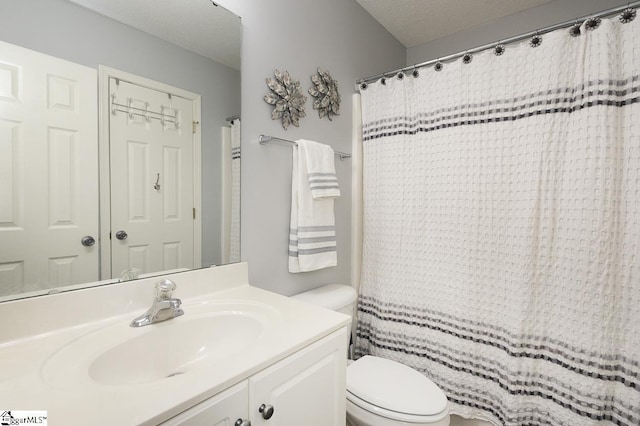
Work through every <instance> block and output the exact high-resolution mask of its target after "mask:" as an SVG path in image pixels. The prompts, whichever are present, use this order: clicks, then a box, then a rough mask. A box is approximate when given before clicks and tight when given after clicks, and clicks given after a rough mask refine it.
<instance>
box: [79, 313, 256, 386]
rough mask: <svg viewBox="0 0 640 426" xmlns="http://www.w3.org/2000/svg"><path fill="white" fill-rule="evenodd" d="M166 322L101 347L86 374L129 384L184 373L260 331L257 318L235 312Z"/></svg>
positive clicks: (106, 381) (232, 350) (242, 344)
mask: <svg viewBox="0 0 640 426" xmlns="http://www.w3.org/2000/svg"><path fill="white" fill-rule="evenodd" d="M170 321H171V320H170ZM153 325H161V324H160V323H159V324H153ZM153 325H152V326H148V327H153ZM162 325H165V324H162ZM167 325H170V326H168V327H157V328H153V329H152V330H149V332H147V333H144V334H143V335H141V336H139V337H135V338H133V339H130V340H128V341H126V342H123V343H121V344H119V345H117V346H115V347H114V348H112V349H110V350H108V351H106V352H105V353H103V354H102V355H100V356H99V357H98V358H96V360H95V361H93V363H91V365H90V366H89V376H90V377H91V378H92V379H93V380H95V381H96V382H98V383H103V384H107V385H130V384H137V383H146V382H152V381H155V380H160V379H164V378H167V377H172V376H176V375H179V374H184V373H186V372H188V371H189V370H190V369H192V368H194V367H196V366H197V365H198V364H199V363H203V362H215V361H216V360H219V359H222V358H226V357H228V356H230V355H232V354H235V353H237V352H238V351H241V350H244V349H245V348H246V347H247V346H249V345H250V344H251V342H253V341H254V340H255V339H256V338H257V337H258V336H259V335H260V333H262V331H263V324H262V323H261V322H260V321H259V320H258V319H256V318H253V317H250V316H247V315H242V314H240V313H224V314H218V315H212V316H210V317H205V318H197V319H194V320H191V321H183V322H180V323H176V324H168V323H167Z"/></svg>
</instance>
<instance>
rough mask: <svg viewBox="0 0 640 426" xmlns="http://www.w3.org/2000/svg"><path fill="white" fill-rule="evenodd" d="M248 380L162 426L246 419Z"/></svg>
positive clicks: (223, 425) (221, 425)
mask: <svg viewBox="0 0 640 426" xmlns="http://www.w3.org/2000/svg"><path fill="white" fill-rule="evenodd" d="M247 398H248V390H247V381H246V380H245V381H244V382H242V383H239V384H237V385H235V386H233V387H231V388H229V389H227V390H225V391H224V392H220V393H219V394H217V395H214V396H212V397H211V398H209V399H207V400H206V401H203V402H201V403H200V404H198V405H196V406H194V407H191V408H189V409H188V410H186V411H184V412H182V413H180V414H178V415H177V416H175V417H173V418H171V419H169V420H167V421H166V422H164V423H162V425H161V426H176V425H181V426H233V425H235V423H236V421H237V420H238V419H242V420H246V419H247V418H248V415H247V414H248V413H247Z"/></svg>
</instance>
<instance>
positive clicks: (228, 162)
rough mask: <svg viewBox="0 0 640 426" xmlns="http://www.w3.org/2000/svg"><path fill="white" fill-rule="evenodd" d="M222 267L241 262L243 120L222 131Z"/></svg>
mask: <svg viewBox="0 0 640 426" xmlns="http://www.w3.org/2000/svg"><path fill="white" fill-rule="evenodd" d="M221 152H222V158H223V161H222V200H223V201H222V220H221V222H222V223H221V229H222V231H221V236H222V238H221V252H222V257H221V263H222V264H226V263H234V262H239V261H240V119H234V120H233V121H231V123H230V125H229V126H224V127H222V150H221Z"/></svg>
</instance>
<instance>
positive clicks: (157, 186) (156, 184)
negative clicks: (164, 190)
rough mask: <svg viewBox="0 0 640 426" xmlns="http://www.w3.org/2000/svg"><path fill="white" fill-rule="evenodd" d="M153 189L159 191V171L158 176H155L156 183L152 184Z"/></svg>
mask: <svg viewBox="0 0 640 426" xmlns="http://www.w3.org/2000/svg"><path fill="white" fill-rule="evenodd" d="M153 189H155V190H156V191H160V173H158V176H157V177H156V183H155V185H153Z"/></svg>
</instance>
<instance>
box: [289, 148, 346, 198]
mask: <svg viewBox="0 0 640 426" xmlns="http://www.w3.org/2000/svg"><path fill="white" fill-rule="evenodd" d="M297 143H298V146H299V147H301V149H300V154H301V155H302V153H304V156H305V160H306V164H307V173H308V176H309V186H310V187H311V196H312V197H313V198H314V199H318V198H325V197H339V196H340V188H339V187H338V177H337V176H336V166H335V163H334V161H335V156H334V152H333V149H332V148H331V147H330V146H329V145H325V144H322V143H318V142H314V141H307V140H304V139H300V140H298V141H297Z"/></svg>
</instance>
